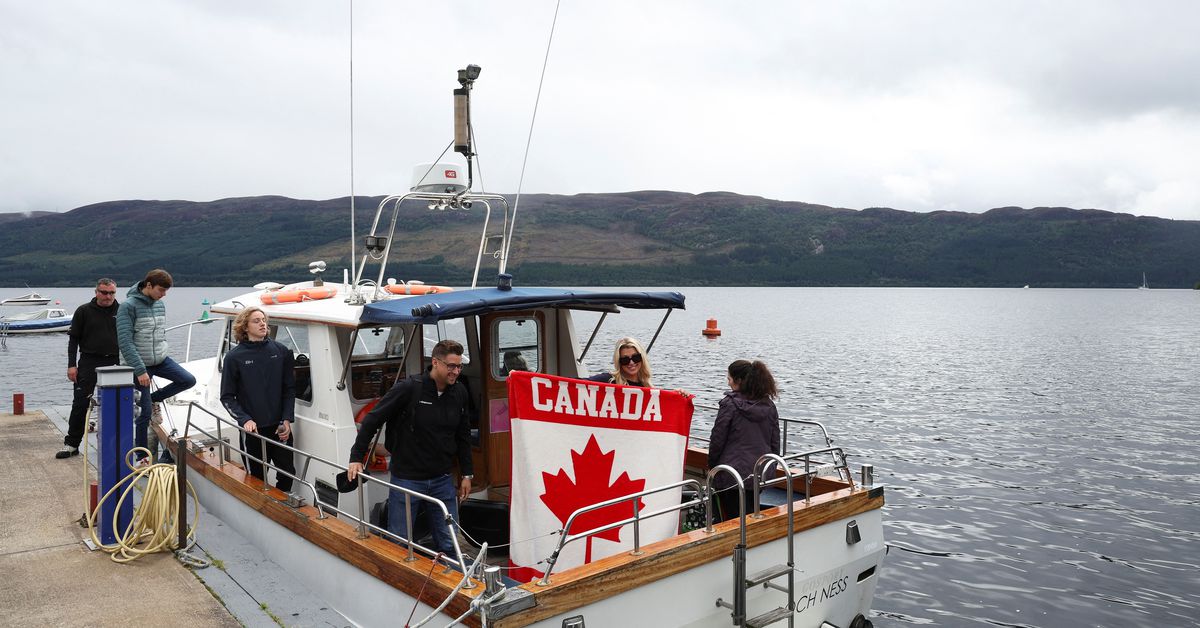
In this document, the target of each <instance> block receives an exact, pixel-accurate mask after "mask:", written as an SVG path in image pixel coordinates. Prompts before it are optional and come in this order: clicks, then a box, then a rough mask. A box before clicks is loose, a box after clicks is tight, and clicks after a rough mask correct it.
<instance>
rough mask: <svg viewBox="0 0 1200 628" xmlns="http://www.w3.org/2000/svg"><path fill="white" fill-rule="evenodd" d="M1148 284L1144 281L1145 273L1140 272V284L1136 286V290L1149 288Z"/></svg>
mask: <svg viewBox="0 0 1200 628" xmlns="http://www.w3.org/2000/svg"><path fill="white" fill-rule="evenodd" d="M1149 289H1150V284H1148V283H1146V273H1142V285H1140V286H1138V290H1149Z"/></svg>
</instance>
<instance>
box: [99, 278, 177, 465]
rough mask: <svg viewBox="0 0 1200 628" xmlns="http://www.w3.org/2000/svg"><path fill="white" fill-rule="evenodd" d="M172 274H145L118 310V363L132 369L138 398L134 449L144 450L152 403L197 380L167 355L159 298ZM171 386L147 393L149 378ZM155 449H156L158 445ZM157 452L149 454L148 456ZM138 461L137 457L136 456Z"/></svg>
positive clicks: (163, 310)
mask: <svg viewBox="0 0 1200 628" xmlns="http://www.w3.org/2000/svg"><path fill="white" fill-rule="evenodd" d="M172 283H173V282H172V281H171V275H170V273H168V272H167V271H165V270H162V269H161V268H156V269H154V270H152V271H150V272H149V273H146V278H145V279H143V280H142V281H141V282H139V283H138V284H137V285H136V286H134V287H132V288H130V289H129V293H128V294H127V295H126V299H125V301H124V302H123V303H121V307H120V308H119V309H118V310H117V345H118V346H119V347H120V349H121V364H126V365H128V366H131V367H133V377H134V380H135V384H136V385H137V388H138V390H139V391H140V392H141V397H140V399H139V400H138V403H139V406H140V407H139V410H140V411H139V412H138V417H137V420H136V421H135V422H134V435H133V439H134V440H133V445H134V447H147V432H148V431H149V426H150V416H151V414H152V413H153V408H154V406H153V404H155V403H158V402H160V401H163V400H164V399H167V398H168V397H173V396H175V395H177V394H179V393H181V392H183V391H185V390H187V389H189V388H191V387H192V386H195V385H196V378H195V377H193V376H192V374H191V373H189V372H187V369H184V368H183V367H182V366H179V364H177V363H176V362H175V360H172V359H171V358H170V356H168V355H167V307H166V306H165V305H163V302H162V298H163V297H165V296H167V290H170V289H171V284H172ZM154 377H160V378H162V379H165V380H168V381H170V382H171V383H170V384H169V385H167V386H166V387H164V388H160V389H158V390H157V391H155V392H154V393H153V394H151V393H150V381H151V378H154ZM154 449H155V450H157V449H158V445H157V443H156V444H155V446H154ZM155 453H157V452H156V451H151V454H155ZM139 458H140V457H139Z"/></svg>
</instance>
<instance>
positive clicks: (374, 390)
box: [350, 326, 412, 402]
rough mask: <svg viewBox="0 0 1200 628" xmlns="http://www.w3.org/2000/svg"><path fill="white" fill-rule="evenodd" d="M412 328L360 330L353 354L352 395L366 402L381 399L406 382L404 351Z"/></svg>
mask: <svg viewBox="0 0 1200 628" xmlns="http://www.w3.org/2000/svg"><path fill="white" fill-rule="evenodd" d="M411 329H412V328H411V327H400V326H381V327H361V328H359V330H358V333H357V334H356V337H355V338H354V348H353V349H352V350H351V352H350V394H351V396H352V397H353V398H354V399H355V400H356V401H362V402H366V401H369V400H371V399H376V398H379V397H382V396H383V395H384V394H385V393H387V391H388V390H390V389H391V387H392V386H393V385H395V383H396V381H397V380H399V379H403V378H404V376H405V373H406V369H405V368H404V364H403V358H404V348H405V345H406V343H407V342H408V337H407V334H408V332H409V331H410V330H411Z"/></svg>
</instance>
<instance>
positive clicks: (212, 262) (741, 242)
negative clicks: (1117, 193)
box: [0, 191, 1200, 288]
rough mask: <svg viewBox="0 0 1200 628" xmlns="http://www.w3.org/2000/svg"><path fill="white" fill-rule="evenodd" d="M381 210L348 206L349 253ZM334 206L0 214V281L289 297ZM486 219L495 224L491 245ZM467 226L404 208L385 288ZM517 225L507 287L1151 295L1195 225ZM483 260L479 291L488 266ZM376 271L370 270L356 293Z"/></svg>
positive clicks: (787, 212) (331, 230)
mask: <svg viewBox="0 0 1200 628" xmlns="http://www.w3.org/2000/svg"><path fill="white" fill-rule="evenodd" d="M380 200H381V198H366V197H360V198H358V199H356V205H357V206H358V208H359V210H358V216H357V223H358V225H359V234H358V235H359V241H360V242H361V237H362V236H363V235H365V232H366V228H365V227H364V225H365V226H367V227H369V225H370V224H371V221H372V220H373V218H374V207H375V205H376V204H377V203H378V202H379V201H380ZM348 207H349V199H345V198H343V199H332V200H326V201H307V200H296V199H290V198H285V197H278V196H270V197H254V198H235V199H223V200H220V201H213V202H207V203H196V202H188V201H113V202H107V203H100V204H96V205H89V206H86V207H80V208H78V209H75V210H73V211H70V212H66V213H61V214H41V215H34V216H29V217H24V216H22V217H18V218H13V216H12V215H5V218H6V219H5V220H4V221H2V222H3V225H4V228H3V230H2V234H0V278H2V279H0V282H3V283H4V284H5V285H10V286H21V285H24V284H26V283H28V284H29V285H82V284H86V283H87V282H88V281H90V280H91V279H93V278H94V276H95V275H96V274H98V273H99V274H109V275H112V276H114V277H116V278H118V279H119V280H121V281H126V282H127V281H130V280H132V279H136V278H138V277H140V276H141V275H142V274H143V273H144V272H145V271H146V270H147V269H149V268H153V267H164V268H168V269H170V270H171V271H172V273H173V274H174V275H175V276H176V277H177V278H178V279H179V280H180V281H181V282H182V283H183V284H187V285H249V284H253V283H257V282H259V281H266V280H273V281H297V280H301V279H304V278H307V277H308V273H307V265H308V262H310V261H312V260H316V259H322V260H325V261H326V262H327V264H328V266H329V268H330V269H331V270H332V269H340V268H343V267H345V266H348V259H349V253H350V245H349V233H350V226H349V223H350V221H349V210H348ZM499 214H500V212H499V207H497V208H496V209H495V211H494V215H493V216H492V222H491V225H492V226H491V229H490V230H491V232H492V233H493V234H497V233H499V226H498V225H499V224H500V223H501V220H500V218H499ZM483 219H484V215H483V211H482V208H480V207H478V204H477V206H476V207H475V208H473V209H472V210H470V211H436V210H435V211H430V210H428V209H427V208H425V206H424V205H423V204H413V206H412V207H408V206H406V207H405V208H403V209H402V210H401V213H400V217H399V223H400V228H399V229H398V235H397V237H396V238H395V239H394V240H393V243H392V247H393V250H392V261H391V262H389V267H388V273H387V274H388V276H392V277H396V278H398V279H422V280H424V281H427V282H430V283H442V284H451V285H464V284H467V283H469V282H470V279H471V276H472V273H473V271H474V266H473V265H474V261H475V254H476V251H477V250H478V246H479V229H480V228H481V226H482V224H483ZM389 220H390V211H389V212H388V213H387V215H385V217H384V221H385V222H384V224H386V223H387V221H389ZM516 221H517V223H516V226H517V229H516V231H517V238H516V241H515V242H514V245H513V248H512V258H511V259H510V260H509V270H510V271H511V272H513V273H514V274H515V275H516V276H517V277H518V281H519V283H521V284H523V285H647V286H653V285H661V286H687V285H747V286H752V285H776V286H1023V285H1031V286H1036V287H1132V286H1136V285H1139V284H1140V283H1141V278H1142V273H1143V272H1144V273H1146V275H1147V277H1148V278H1149V281H1150V284H1151V286H1152V287H1158V288H1168V287H1170V288H1191V287H1193V286H1195V285H1197V283H1198V282H1200V222H1197V221H1178V220H1166V219H1162V218H1151V217H1135V216H1132V215H1129V214H1117V213H1112V212H1106V211H1099V210H1075V209H1069V208H1035V209H1020V208H1013V207H1006V208H999V209H993V210H990V211H987V212H983V213H979V214H972V213H963V212H933V213H915V212H905V211H898V210H894V209H886V208H872V209H865V210H861V211H855V210H848V209H838V208H832V207H826V206H822V205H812V204H807V203H795V202H782V201H773V200H769V199H764V198H761V197H755V196H743V195H737V194H730V193H709V194H699V195H693V194H683V193H678V192H657V191H647V192H633V193H625V194H581V195H575V196H559V195H541V194H538V195H526V196H524V197H523V198H522V199H521V204H520V211H519V214H518V215H517V216H516ZM489 246H490V247H491V246H495V241H489ZM488 252H489V253H492V251H491V250H489V251H488ZM357 253H358V255H362V253H363V251H362V249H361V245H360V246H359V249H358V251H357ZM486 259H487V263H488V265H487V266H485V267H484V269H483V270H482V271H481V275H482V276H483V277H485V278H486V277H488V276H489V275H491V274H494V272H495V263H496V262H495V260H494V256H492V255H487V256H486ZM334 272H335V273H336V272H340V271H334ZM377 272H378V271H377V266H369V267H368V272H367V276H368V277H371V278H372V279H374V278H375V277H376V276H377V275H376V274H375V273H377ZM328 277H329V278H330V279H333V280H340V277H339V276H333V275H328ZM481 283H490V281H489V280H487V279H483V280H481Z"/></svg>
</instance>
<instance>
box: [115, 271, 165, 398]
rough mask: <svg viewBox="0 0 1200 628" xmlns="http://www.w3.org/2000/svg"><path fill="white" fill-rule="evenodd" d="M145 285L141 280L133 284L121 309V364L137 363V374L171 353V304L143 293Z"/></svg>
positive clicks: (133, 364)
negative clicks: (169, 333)
mask: <svg viewBox="0 0 1200 628" xmlns="http://www.w3.org/2000/svg"><path fill="white" fill-rule="evenodd" d="M144 285H145V282H139V283H138V284H137V285H136V286H134V287H132V288H130V289H129V292H128V293H126V294H125V296H126V299H125V301H123V302H122V303H121V307H120V308H119V309H118V310H117V345H118V346H119V347H120V349H121V364H125V365H128V366H131V367H133V375H134V377H137V376H139V375H141V374H142V373H145V372H146V367H147V366H156V365H158V364H161V363H162V361H163V360H164V359H166V357H167V306H166V305H163V302H162V301H155V300H154V299H151V298H150V297H148V296H146V295H144V294H142V287H143V286H144Z"/></svg>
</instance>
